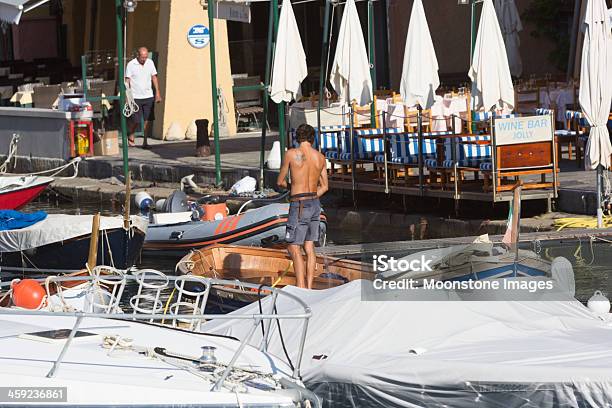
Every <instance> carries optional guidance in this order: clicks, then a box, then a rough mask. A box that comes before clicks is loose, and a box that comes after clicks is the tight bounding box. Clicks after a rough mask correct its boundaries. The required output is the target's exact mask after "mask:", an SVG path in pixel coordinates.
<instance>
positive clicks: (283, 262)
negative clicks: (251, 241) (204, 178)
mask: <svg viewBox="0 0 612 408" xmlns="http://www.w3.org/2000/svg"><path fill="white" fill-rule="evenodd" d="M177 270H178V271H179V272H180V273H181V274H189V273H191V274H193V275H198V276H205V277H208V278H217V279H228V280H233V279H237V280H240V281H243V282H249V283H258V284H263V285H267V286H273V287H283V286H286V285H295V284H296V277H295V273H294V270H293V262H292V261H291V259H290V257H289V255H288V254H287V251H285V250H282V249H272V248H256V247H246V246H233V245H222V244H218V245H214V246H211V247H207V248H203V249H199V250H195V251H192V252H190V253H189V254H187V255H186V256H185V257H183V259H181V260H180V261H179V263H178V264H177ZM374 276H375V274H374V272H373V271H372V266H371V265H369V264H365V263H363V262H359V261H353V260H350V259H338V258H332V257H328V256H322V255H319V256H317V265H316V273H315V279H314V284H313V286H314V289H326V288H330V287H333V286H339V285H342V284H344V283H346V282H349V281H353V280H357V279H367V280H373V279H374ZM261 295H262V296H265V295H267V292H266V291H261ZM258 298H259V295H258V293H257V291H251V290H246V289H243V288H240V285H239V284H237V285H227V286H223V287H220V286H217V287H214V288H213V290H212V291H211V298H209V303H211V302H213V303H215V304H217V306H219V307H220V308H221V309H223V310H233V309H235V308H239V307H242V306H244V305H246V304H249V303H252V302H254V301H257V299H258Z"/></svg>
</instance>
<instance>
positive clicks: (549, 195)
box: [329, 159, 596, 214]
mask: <svg viewBox="0 0 612 408" xmlns="http://www.w3.org/2000/svg"><path fill="white" fill-rule="evenodd" d="M560 164H561V166H560V171H559V173H558V174H557V181H558V184H559V186H558V188H557V192H556V194H555V190H554V189H551V188H548V189H530V190H526V189H524V190H523V192H522V199H523V200H555V199H556V201H557V207H558V208H559V207H562V208H563V211H567V212H574V213H587V214H588V213H590V212H591V207H592V201H594V200H595V192H596V184H595V171H585V170H584V169H581V168H578V165H577V163H576V161H570V160H565V159H564V160H562V161H561V163H560ZM424 177H425V178H427V172H426V171H425V176H424ZM549 178H550V176H549ZM522 179H523V180H525V181H528V182H529V181H530V182H537V179H538V177H535V176H534V177H523V178H522ZM329 185H330V187H331V188H335V189H339V190H345V191H351V190H352V187H353V184H352V181H351V179H350V176H348V175H347V176H346V177H345V178H344V179H330V181H329ZM355 187H356V190H357V191H366V192H376V193H385V184H384V180H375V179H369V180H368V179H367V178H364V177H363V175H362V174H357V177H356V182H355ZM388 193H389V194H397V195H406V196H412V197H431V198H441V199H448V200H455V199H456V200H461V201H477V202H488V203H493V202H506V201H510V200H511V199H512V192H511V191H502V192H498V193H497V194H496V195H495V196H494V195H493V192H485V191H484V190H483V188H482V180H481V181H480V183H474V182H472V183H471V184H470V183H467V184H466V185H464V186H463V189H462V190H459V191H458V192H457V194H455V190H454V188H446V189H444V190H442V189H441V188H439V187H432V186H430V185H428V184H424V186H423V188H422V189H421V188H419V186H418V181H417V182H415V183H414V184H412V185H409V186H406V185H401V184H389V185H388Z"/></svg>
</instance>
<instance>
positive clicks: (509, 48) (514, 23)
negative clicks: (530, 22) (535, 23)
mask: <svg viewBox="0 0 612 408" xmlns="http://www.w3.org/2000/svg"><path fill="white" fill-rule="evenodd" d="M494 1H495V11H496V12H497V18H498V19H499V25H500V28H501V30H502V34H503V36H504V43H505V44H506V54H507V55H508V63H509V65H510V73H511V74H512V75H514V76H515V77H520V76H521V74H522V73H523V61H522V60H521V54H520V52H519V46H520V45H521V40H520V39H519V32H520V31H522V30H523V24H522V23H521V17H520V16H519V12H518V10H517V8H516V3H515V2H514V0H494Z"/></svg>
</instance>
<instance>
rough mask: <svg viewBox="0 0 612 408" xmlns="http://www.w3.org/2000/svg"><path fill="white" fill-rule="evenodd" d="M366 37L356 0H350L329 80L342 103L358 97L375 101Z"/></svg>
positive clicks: (366, 102) (345, 8)
mask: <svg viewBox="0 0 612 408" xmlns="http://www.w3.org/2000/svg"><path fill="white" fill-rule="evenodd" d="M363 38H364V37H363V31H362V30H361V23H360V22H359V14H357V7H355V0H347V2H346V4H345V5H344V13H343V14H342V23H341V24H340V32H339V33H338V43H337V44H336V55H335V56H334V63H333V64H332V69H331V76H330V79H329V80H330V82H331V84H332V86H333V87H334V89H335V90H336V92H337V93H338V96H339V98H340V101H342V102H351V101H353V100H356V101H357V103H359V104H360V105H366V104H368V103H370V102H371V101H372V79H371V77H370V63H369V61H368V53H367V51H366V45H365V42H364V39H363Z"/></svg>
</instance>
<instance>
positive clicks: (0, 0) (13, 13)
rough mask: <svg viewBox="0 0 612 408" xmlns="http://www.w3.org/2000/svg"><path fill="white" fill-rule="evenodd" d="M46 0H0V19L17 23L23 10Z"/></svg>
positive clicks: (27, 9)
mask: <svg viewBox="0 0 612 408" xmlns="http://www.w3.org/2000/svg"><path fill="white" fill-rule="evenodd" d="M48 2H49V0H0V21H4V22H7V23H11V24H19V20H20V19H21V15H22V14H23V13H24V12H27V11H30V10H32V9H34V8H36V7H38V6H40V5H42V4H45V3H48ZM26 3H27V4H26Z"/></svg>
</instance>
